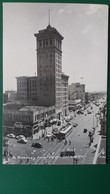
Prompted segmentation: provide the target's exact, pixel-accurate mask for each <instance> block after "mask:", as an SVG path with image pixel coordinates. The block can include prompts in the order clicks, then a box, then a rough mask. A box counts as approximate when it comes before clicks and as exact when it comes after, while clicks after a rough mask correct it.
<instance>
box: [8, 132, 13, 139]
mask: <svg viewBox="0 0 110 194" xmlns="http://www.w3.org/2000/svg"><path fill="white" fill-rule="evenodd" d="M7 137H10V138H15V135H14V134H13V133H10V134H7Z"/></svg>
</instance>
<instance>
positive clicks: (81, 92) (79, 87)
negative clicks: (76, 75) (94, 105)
mask: <svg viewBox="0 0 110 194" xmlns="http://www.w3.org/2000/svg"><path fill="white" fill-rule="evenodd" d="M68 95H69V99H70V100H77V99H81V104H82V105H84V104H85V84H80V83H72V84H71V85H69V92H68Z"/></svg>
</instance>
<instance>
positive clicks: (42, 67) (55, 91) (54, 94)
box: [34, 25, 63, 118]
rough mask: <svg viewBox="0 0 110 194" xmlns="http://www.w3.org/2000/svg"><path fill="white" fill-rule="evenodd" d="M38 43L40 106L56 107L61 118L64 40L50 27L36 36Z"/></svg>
mask: <svg viewBox="0 0 110 194" xmlns="http://www.w3.org/2000/svg"><path fill="white" fill-rule="evenodd" d="M34 35H35V37H36V42H37V74H38V83H39V84H38V104H39V105H42V106H52V105H55V107H56V114H57V116H58V117H59V118H60V116H61V112H62V110H61V107H62V88H61V74H62V40H63V36H62V35H61V34H60V33H59V32H58V31H57V30H56V29H55V28H54V27H51V26H50V25H48V26H47V28H46V29H44V30H40V31H39V32H38V33H37V34H34Z"/></svg>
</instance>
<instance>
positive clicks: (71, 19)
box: [3, 3, 108, 92]
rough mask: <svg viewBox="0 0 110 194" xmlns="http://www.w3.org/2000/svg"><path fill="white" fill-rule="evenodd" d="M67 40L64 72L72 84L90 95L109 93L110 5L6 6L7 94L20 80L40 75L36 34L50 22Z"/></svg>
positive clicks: (4, 6) (5, 59)
mask: <svg viewBox="0 0 110 194" xmlns="http://www.w3.org/2000/svg"><path fill="white" fill-rule="evenodd" d="M49 9H50V25H51V26H52V27H55V28H56V29H57V30H58V31H59V32H60V34H61V35H62V36H63V37H64V40H63V41H62V51H63V53H62V71H63V72H64V73H65V74H67V75H69V84H71V83H74V82H80V83H83V84H85V85H86V86H85V88H86V91H87V92H92V91H106V88H107V63H108V61H107V52H108V48H107V46H108V6H107V5H97V4H68V3H67V4H62V3H57V4H56V3H51V4H50V3H42V4H41V3H3V91H5V90H8V89H9V90H11V89H12V90H16V88H17V87H16V77H18V76H35V73H37V58H36V40H35V37H34V33H38V31H39V30H42V29H45V28H46V27H47V26H48V23H49V17H48V10H49Z"/></svg>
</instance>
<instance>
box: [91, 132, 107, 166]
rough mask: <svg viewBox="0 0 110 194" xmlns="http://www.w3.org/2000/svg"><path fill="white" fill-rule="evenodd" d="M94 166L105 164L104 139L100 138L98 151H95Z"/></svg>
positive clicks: (103, 137)
mask: <svg viewBox="0 0 110 194" xmlns="http://www.w3.org/2000/svg"><path fill="white" fill-rule="evenodd" d="M94 164H106V137H105V136H102V137H101V140H100V144H99V149H97V152H96V155H95V158H94Z"/></svg>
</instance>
